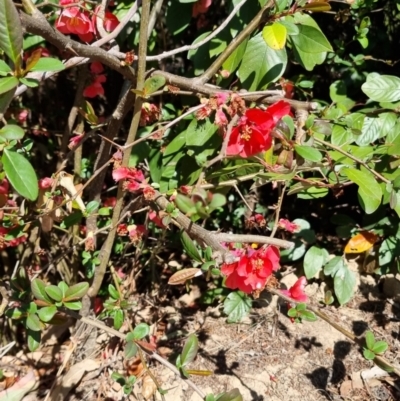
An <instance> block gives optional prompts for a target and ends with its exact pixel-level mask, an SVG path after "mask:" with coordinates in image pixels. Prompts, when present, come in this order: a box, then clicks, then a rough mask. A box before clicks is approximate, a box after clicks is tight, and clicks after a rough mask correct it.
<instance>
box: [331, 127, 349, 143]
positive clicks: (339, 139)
mask: <svg viewBox="0 0 400 401" xmlns="http://www.w3.org/2000/svg"><path fill="white" fill-rule="evenodd" d="M331 141H332V144H333V145H336V146H340V147H341V146H343V145H347V144H351V143H352V142H354V136H353V134H352V132H351V131H350V130H349V129H347V128H346V127H344V126H343V125H339V124H335V125H334V126H333V129H332V137H331Z"/></svg>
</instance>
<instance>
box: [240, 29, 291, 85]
mask: <svg viewBox="0 0 400 401" xmlns="http://www.w3.org/2000/svg"><path fill="white" fill-rule="evenodd" d="M286 65H287V54H286V50H285V49H282V50H273V49H271V48H270V47H269V46H268V45H267V44H266V43H265V40H264V39H263V37H262V35H261V33H260V34H258V35H256V36H254V37H253V38H251V39H250V40H249V42H248V43H247V47H246V51H245V53H244V55H243V60H242V63H241V65H240V67H239V70H238V72H237V74H238V77H239V79H240V82H241V83H242V84H243V87H244V88H246V89H248V90H249V91H254V90H261V89H263V88H265V87H266V86H267V85H268V84H269V83H271V82H274V81H276V80H278V79H279V78H280V77H281V76H282V74H283V73H284V71H285V69H286Z"/></svg>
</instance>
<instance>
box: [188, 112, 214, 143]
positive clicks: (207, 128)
mask: <svg viewBox="0 0 400 401" xmlns="http://www.w3.org/2000/svg"><path fill="white" fill-rule="evenodd" d="M217 130H218V127H217V126H216V125H215V124H213V123H212V122H211V121H210V120H209V119H208V118H207V119H205V120H196V119H195V118H194V119H193V120H192V121H191V122H190V124H189V126H188V127H187V129H186V145H187V146H203V145H205V144H206V143H207V142H208V141H209V140H210V139H211V138H212V136H213V135H217Z"/></svg>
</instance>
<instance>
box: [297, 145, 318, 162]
mask: <svg viewBox="0 0 400 401" xmlns="http://www.w3.org/2000/svg"><path fill="white" fill-rule="evenodd" d="M294 149H295V151H296V153H297V154H298V155H300V156H301V157H303V158H304V159H306V160H310V161H312V162H319V161H321V160H322V153H321V152H320V151H319V150H317V149H315V148H312V147H311V146H305V145H295V147H294Z"/></svg>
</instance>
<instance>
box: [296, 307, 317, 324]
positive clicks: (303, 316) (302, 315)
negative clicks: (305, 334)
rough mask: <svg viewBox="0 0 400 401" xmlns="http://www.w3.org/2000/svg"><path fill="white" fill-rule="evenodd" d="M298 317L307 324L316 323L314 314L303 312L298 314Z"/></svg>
mask: <svg viewBox="0 0 400 401" xmlns="http://www.w3.org/2000/svg"><path fill="white" fill-rule="evenodd" d="M299 317H300V318H301V319H303V320H306V321H307V322H316V321H317V320H318V318H317V316H316V315H315V313H314V312H311V311H309V310H305V311H302V312H300V313H299Z"/></svg>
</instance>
